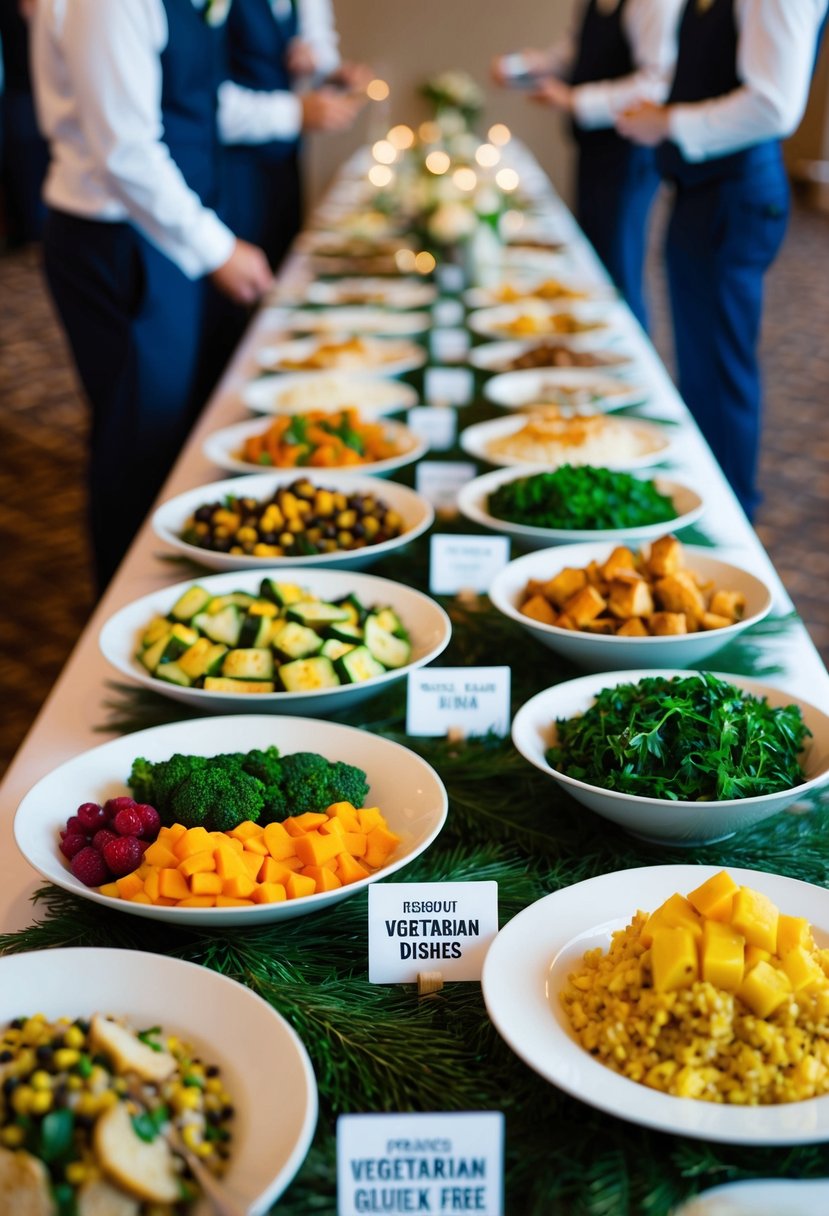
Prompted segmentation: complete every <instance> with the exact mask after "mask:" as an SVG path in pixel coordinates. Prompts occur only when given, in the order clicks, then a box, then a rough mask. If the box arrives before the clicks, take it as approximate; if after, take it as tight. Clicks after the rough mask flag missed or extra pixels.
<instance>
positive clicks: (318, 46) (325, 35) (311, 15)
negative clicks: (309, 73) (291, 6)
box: [297, 0, 340, 76]
mask: <svg viewBox="0 0 829 1216" xmlns="http://www.w3.org/2000/svg"><path fill="white" fill-rule="evenodd" d="M297 17H298V34H297V37H298V38H300V39H301V41H302V42H307V43H308V45H309V46H310V47H311V50H312V51H313V52H314V59H315V60H316V73H315V74H316V75H318V76H328V75H330V74H331V72H333V71H334V70H335V69H336V68H338V67H339V66H340V40H339V36H338V34H337V24H336V21H335V20H334V7H333V5H332V3H331V0H298V2H297Z"/></svg>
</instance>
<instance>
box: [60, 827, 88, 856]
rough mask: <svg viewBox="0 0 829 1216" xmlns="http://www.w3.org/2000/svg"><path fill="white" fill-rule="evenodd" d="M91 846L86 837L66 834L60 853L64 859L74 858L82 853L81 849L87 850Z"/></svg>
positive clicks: (77, 834)
mask: <svg viewBox="0 0 829 1216" xmlns="http://www.w3.org/2000/svg"><path fill="white" fill-rule="evenodd" d="M88 844H89V840H88V839H87V838H86V836H81V835H80V833H79V832H66V834H65V835H64V837H63V840H62V841H61V842H60V851H61V853H63V855H64V857H68V858H69V860H70V861H71V860H72V858H73V857H74V856H75V855H76V854H77V853H80V851H81V849H85V848H86V847H87V845H88Z"/></svg>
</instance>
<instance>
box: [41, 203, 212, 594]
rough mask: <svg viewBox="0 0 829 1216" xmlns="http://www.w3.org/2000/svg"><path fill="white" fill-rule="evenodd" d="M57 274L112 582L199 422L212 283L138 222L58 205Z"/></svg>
mask: <svg viewBox="0 0 829 1216" xmlns="http://www.w3.org/2000/svg"><path fill="white" fill-rule="evenodd" d="M44 254H45V263H46V276H47V279H48V282H49V287H50V289H51V292H52V295H53V297H54V300H55V304H56V305H57V309H58V312H59V314H60V317H61V320H62V322H63V325H64V328H65V330H66V333H67V335H68V338H69V343H70V345H71V348H72V353H73V356H74V359H75V363H76V365H77V369H78V373H79V376H80V379H81V383H82V384H83V387H84V389H85V391H86V394H87V396H88V398H89V401H90V404H91V406H92V428H91V459H90V471H89V493H90V524H91V531H92V541H93V552H94V559H95V567H96V574H97V578H98V583H99V586H100V588H101V589H103V588H104V587H105V586H106V584H107V582H108V581H109V579H110V577H111V576H112V574H113V573H114V571H115V569H116V567H117V566H118V564H119V562H120V560H121V558H122V557H123V555H124V553H125V551H126V549H127V547H128V546H129V543H130V541H131V540H132V538H133V536H134V535H135V532H136V531H137V529H138V527H139V525H140V524H141V523H142V521H143V519H144V517H145V516H146V514H147V512H148V510H149V508H150V506H151V505H152V502H153V499H154V498H155V497H156V495H157V493H158V491H159V489H160V488H161V485H162V483H163V481H164V479H165V477H166V475H167V473H168V472H169V469H170V467H171V465H172V464H173V462H174V460H175V458H176V457H177V455H178V453H179V451H180V449H181V445H182V443H183V441H184V439H185V438H186V436H187V433H188V431H189V429H190V427H191V425H192V423H193V420H194V417H195V414H196V412H197V409H198V406H199V404H200V403H199V401H198V400H197V399H196V395H195V384H196V374H197V368H198V357H199V344H200V343H199V339H200V331H201V325H202V304H203V284H202V283H201V282H199V281H196V282H193V281H191V280H190V279H188V278H186V276H185V275H183V274H182V273H181V271H180V270H179V269H178V268H177V267H176V266H175V265H174V264H173V262H171V261H170V260H169V258H167V257H165V256H164V255H163V254H162V253H160V252H159V251H158V250H157V249H156V248H155V247H154V246H152V245H150V244H149V243H148V242H147V241H146V240H145V239H144V238H143V237H142V236H140V235H139V233H137V232H136V231H135V229H134V228H132V227H131V226H130V225H129V224H125V223H123V224H122V223H115V224H112V223H101V222H98V221H94V220H86V219H82V218H80V217H77V216H71V215H66V214H65V213H62V212H58V211H54V210H50V211H49V212H48V213H47V218H46V226H45V232H44Z"/></svg>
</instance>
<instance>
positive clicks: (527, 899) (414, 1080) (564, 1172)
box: [0, 405, 829, 1216]
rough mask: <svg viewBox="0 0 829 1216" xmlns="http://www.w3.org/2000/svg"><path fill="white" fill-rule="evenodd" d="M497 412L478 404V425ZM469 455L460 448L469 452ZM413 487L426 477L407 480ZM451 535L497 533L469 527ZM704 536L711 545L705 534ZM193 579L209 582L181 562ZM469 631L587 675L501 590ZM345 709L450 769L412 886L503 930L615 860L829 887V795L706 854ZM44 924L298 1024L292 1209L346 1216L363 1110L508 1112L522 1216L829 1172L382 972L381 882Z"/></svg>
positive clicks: (406, 576) (110, 701) (459, 614)
mask: <svg viewBox="0 0 829 1216" xmlns="http://www.w3.org/2000/svg"><path fill="white" fill-rule="evenodd" d="M486 412H487V407H486V406H481V405H478V406H476V407H473V408H472V409H470V410H465V411H464V412H463V422H464V424H466V423H468V422H471V421H477V420H478V418H477V417H475V414H476V413H477V415H478V417H480V416H481V415H482V414H484V415H485V414H486ZM455 455H457V454H455ZM408 476H409V478H410V477H411V474H410V473H409V474H408ZM437 527H438V530H440V531H454V532H476V531H480V529H477V528H476V527H475V526H474V525H471V524H469V523H468V521H466V520H454V521H441V523H440V524H439V525H437ZM681 539H682V540H683V541H685V542H686V543H692V544H704V545H708V546H710V545H711V544H712V541H711V540H710V538H709V537H708V536H707V535H706V534H705V533H704V532H703V531H701V530H700V529H698V528H696V527H694V528H689V529H685V530H684V531H683V533H682V534H681ZM165 560H167V561H168V562H169V563H170V565H171V566H175V567H178V568H179V569H180V572H181V579H185V578H188V577H191V578H193V579H198V578H200V577H204V572H203V571H202V570H201V569H200V568H199V567H195V566H193V565H192V563H190V562H189V561H187V560H186V559H181V558H179V557H166V558H165ZM372 572H373V573H377V574H380V575H383V576H384V577H387V578H391V579H396V580H398V581H402V582H405V583H408V584H410V585H415V586H420V587H423V588H425V587H426V586H427V582H428V546H427V545H426V544H425V543H424V542H422V541H421V542H419V543H418V545H417V546H415V547H410V548H409V551H407V552H405V553H401V554H398V555H397V556H394V557H391V558H387V559H385V560H384V561H383V562H381V563H379V564H378V565H377V566H376V567H374V568H373V571H372ZM442 602H443V603H444V606H445V607H446V609H447V611H448V612H449V614H450V617H451V619H452V625H453V639H452V642H451V644H450V647H449V648H448V650H447V651H446V652H445V654H444V655H443V656H442V658H441V660H440V662H441V663H443V664H446V665H488V664H491V663H493V662H495V663H503V662H505V661H507V662H509V663H510V666H511V668H512V699H513V708H514V709H517V708H518V706H520V705H521V704H523V703H524V702H525V701H526V700H527V699H528V698H529V697H531V696H533V695H534V694H535V693H536V692H539V691H540V690H541V689H542V688H544V687H547V686H548V685H551V684H554V683H557V682H559V681H561V680H566V679H570V678H572V677H574V676H577V675H579V674H582V673H581V672H580V671H579V670H578V669H576V668H573V667H570V666H569V665H568V664H566V663H565V662H563V661H562V660H560V659H558V658H557V657H556V656H554V655H553V654H552V652H550V651H548V650H547V649H546V648H544V647H542V646H541V645H540V644H539V643H537V642H536V641H534V640H533V639H531V638H530V637H529V636H528V635H527V634H526V633H525V632H524V631H523V630H522V629H521V628H520V627H519V626H518V625H517V624H515V623H514V622H512V621H510V620H507V619H506V618H504V617H503V616H501V615H500V614H499V613H498V612H496V611H495V609H494V608H493V607H492V605H491V604H490V603H489V601H488V599H487V598H486V597H483V596H482V597H478V598H475V599H472V600H471V601H461V600H457V599H449V600H444V601H442ZM797 620H798V618H797V617H796V616H795V615H794V614H791V615H789V616H786V617H775V618H767V620H766V621H764V622H761V623H760V624H759V625H757V626H755V627H754V628H752V629H751V630H749V631H747V632H746V633H745V634H744V635H742V636H741V638H740V639H739V640H738V641H736V642H733V643H731V644H730V645H729V646H727V647H725V648H724V649H723V650H720V651H719V652H718V653H717V654H715V655H713V656H712V657H711V659H710V660H709V662H708V663H707V664H706V666H708V667H709V668H710V669H711V670H715V671H728V672H733V673H735V674H746V675H753V676H756V677H760V678H762V677H763V676H766V675H770V674H772V673H775V672H778V671H780V670H781V668H780V666H779V664H778V662H777V661H776V651H775V647H774V645H773V643H774V642H775V640H779V641H781V643H782V644H783V646H785V643H786V641H787V635H788V634H789V632H790V630H791V628H792V627H793V625H795V624H796V623H797ZM101 708H102V720H101V721H100V723H99V728H100V729H101V730H103V731H107V732H109V733H111V732H113V731H115V732H118V733H129V732H132V731H135V730H138V729H142V728H145V727H149V726H154V725H159V724H161V723H164V722H172V721H179V720H182V719H186V718H190V717H193V714H192V713H190V712H188V709H187V707H186V706H184V705H181V704H179V703H177V702H175V701H170V700H168V699H167V698H165V697H162V696H160V695H158V694H156V693H154V692H150V691H148V690H143V689H138V688H135V687H133V686H129V685H125V684H118V683H112V684H110V685H109V686H108V691H107V695H106V699H105V702H104V704H103V705H102V707H101ZM337 718H338V720H340V721H343V722H351V723H354V724H358V725H360V726H362V727H364V728H365V729H368V730H370V731H373V732H375V733H378V734H382V735H384V736H386V737H388V738H390V739H394V740H397V741H399V742H401V743H404V744H405V745H406V746H408V747H409V748H411V749H412V750H414V751H416V752H417V753H418V754H420V755H421V756H423V757H424V758H425V759H426V760H427V761H428V762H429V763H430V764H432V765H433V766H434V768H435V769H436V770H437V771H438V772H439V773H440V775H441V777H442V778H443V780H444V782H445V784H446V786H447V790H448V794H449V805H450V814H449V819H448V821H447V824H446V827H445V828H444V830H443V832H442V833H441V836H440V837H439V838H438V840H437V841H436V842H435V843H434V844H433V845H432V847H431V848H430V849H429V850H428V852H427V853H425V854H424V855H422V856H421V857H419V858H417V859H416V860H415V861H414V862H413V863H412V864H411V865H409V866H407V867H406V869H405V870H404V871H403V873H402V875H401V878H402V879H403V880H405V881H409V882H416V881H428V882H440V881H464V880H472V879H478V880H480V879H496V880H497V882H498V889H499V911H500V921H501V924H504V923H506V921H508V920H509V919H510V918H511V917H512V916H514V915H515V914H517V913H518V912H519V911H520V910H521V909H523V908H525V907H527V906H528V905H529V904H531V903H532V902H534V901H535V900H537V899H539V898H541V897H542V896H543V895H545V894H547V893H548V892H550V891H554V890H557V889H559V888H561V887H564V886H568V885H570V884H572V883H576V882H580V881H583V880H585V879H588V878H592V877H594V876H596V875H599V874H605V873H608V872H610V871H614V870H619V869H627V868H631V867H636V866H642V865H654V864H660V863H663V864H667V863H672V862H677V863H685V862H687V861H689V860H693V861H696V862H699V863H701V864H712V865H717V866H740V867H746V868H750V869H751V868H754V869H764V870H770V871H775V872H778V873H781V874H787V875H791V876H792V877H797V878H801V879H805V880H808V881H810V882H814V883H818V884H820V885H822V886H829V845H827V843H826V842H827V840H829V806H827V805H826V803H825V801H823V800H821V799H820V798H819V797H814V796H813V797H812V798H811V799H810V800H809V801H808V802H807V803H806V805H805V806H803V805H801V806H800V807H799V808H798V810H799V811H800V813H797V814H795V813H782V814H779V815H777V816H776V817H774V818H773V819H771V820H768V821H766V822H765V823H763V824H760V825H759V826H758V827H756V828H755V829H753V830H751V831H748V832H744V833H741V834H740V835H738V836H735V837H733V838H731V839H730V840H726V841H723V842H721V843H718V844H715V845H711V846H708V847H706V848H699V849H695V850H694V851H693V853H692V854H691V853H690V852H689V851H687V850H683V849H681V848H668V847H659V846H655V845H650V844H646V843H644V842H641V841H638V840H636V839H634V838H632V837H630V836H628V835H627V834H626V833H624V832H623V831H622V830H621V829H619V828H617V827H615V826H614V825H612V824H610V823H608V822H606V821H604V820H602V819H599V818H597V817H596V816H594V815H593V814H592V813H591V812H590V811H588V810H586V809H585V808H584V807H582V806H580V805H579V804H578V803H575V802H573V801H572V800H571V799H569V798H568V797H567V795H566V794H564V793H563V792H562V791H561V789H560V788H559V787H558V786H557V785H555V784H554V783H553V782H551V781H550V780H549V779H548V778H547V777H545V776H544V775H543V774H542V773H540V772H538V771H537V770H535V769H534V768H532V767H531V766H530V765H528V764H527V763H526V762H525V761H524V760H523V759H522V757H521V756H520V755H519V754H518V753H517V752H516V751H515V749H514V748H513V746H512V744H511V742H510V740H509V739H498V738H494V737H485V738H480V739H471V740H468V741H465V742H463V743H450V742H448V741H447V740H444V739H420V738H416V739H410V738H408V737H407V736H406V735H405V694H404V690H403V688H402V687H392V688H391V689H389V690H387V691H386V692H384V693H383V694H381V695H380V696H378V697H376V698H375V699H373V700H372V701H371V702H369V703H367V705H361V706H360V707H359V708H358V709H357V710H352V711H350V712H343V713H341V714H339V715H337ZM35 903H36V908H35V914H36V917H37V919H36V922H35V923H34V924H33V925H32V926H30V927H29V928H27V929H24V930H22V931H20V932H18V933H13V934H6V935H2V936H0V953H3V952H10V953H11V952H18V951H21V950H33V949H45V948H49V947H61V946H113V947H121V948H126V949H141V950H149V951H158V950H159V949H162V950H163V951H164V952H165V953H167V954H169V955H171V956H173V957H177V958H182V959H188V960H190V961H194V962H198V963H200V964H202V965H204V966H207V967H211V968H213V969H215V970H217V971H220V972H222V973H223V974H226V975H229V976H231V977H233V978H235V979H237V980H239V981H241V982H242V983H245V984H247V985H249V986H250V987H251V988H252V989H253V990H254V991H256V992H258V993H259V994H260V995H261V996H263V997H264V998H265V999H266V1000H267V1001H269V1002H270V1003H271V1004H272V1005H273V1006H274V1007H275V1008H276V1009H278V1010H279V1011H280V1013H282V1014H283V1016H285V1017H286V1018H287V1019H288V1020H289V1021H290V1023H291V1024H292V1025H293V1026H294V1027H295V1029H296V1030H297V1032H298V1033H299V1035H300V1037H301V1038H302V1040H303V1042H304V1043H305V1045H306V1047H307V1049H308V1051H309V1054H310V1056H311V1058H312V1061H313V1065H314V1069H315V1072H316V1076H317V1081H318V1085H319V1093H320V1121H319V1125H318V1128H317V1133H316V1137H315V1140H314V1144H313V1146H312V1148H311V1151H310V1152H309V1154H308V1157H307V1158H306V1161H305V1162H304V1164H303V1166H302V1168H301V1170H300V1171H299V1174H298V1175H297V1177H296V1179H295V1180H294V1182H293V1184H292V1185H291V1186H290V1188H289V1189H288V1191H287V1192H286V1194H285V1195H284V1196H283V1197H282V1198H281V1199H280V1201H279V1204H278V1211H279V1212H280V1213H282V1214H283V1216H315V1214H318V1213H325V1214H326V1216H330V1213H332V1212H333V1211H334V1210H335V1206H336V1199H335V1195H336V1168H335V1147H336V1146H335V1137H334V1123H335V1120H336V1117H337V1116H338V1115H339V1114H341V1113H345V1112H354V1111H395V1110H400V1111H403V1110H417V1111H429V1110H476V1109H480V1110H502V1111H504V1113H505V1116H506V1126H507V1140H506V1211H507V1213H508V1214H509V1216H551V1213H573V1214H574V1216H629V1214H630V1216H633V1214H637V1216H638V1214H640V1213H641V1214H643V1216H668V1213H669V1212H671V1211H672V1210H673V1208H674V1207H675V1206H676V1205H678V1204H679V1203H681V1202H682V1201H683V1200H685V1199H687V1198H689V1197H690V1196H691V1195H693V1194H696V1193H698V1192H699V1191H701V1190H704V1189H706V1188H708V1187H710V1186H714V1185H717V1184H720V1183H723V1182H727V1181H731V1180H737V1179H741V1178H752V1177H757V1176H779V1177H798V1178H811V1177H819V1176H822V1175H825V1174H827V1173H829V1147H823V1146H807V1147H802V1148H795V1149H781V1150H769V1149H762V1150H752V1149H742V1148H733V1147H729V1146H719V1145H711V1144H707V1143H705V1142H702V1141H693V1140H685V1139H682V1138H679V1137H674V1136H667V1135H662V1134H660V1133H657V1132H652V1131H648V1130H646V1129H643V1128H640V1127H638V1126H636V1125H633V1124H629V1123H626V1122H624V1121H622V1120H620V1119H614V1118H611V1117H609V1116H607V1115H604V1114H599V1113H598V1112H596V1111H594V1110H593V1109H592V1108H591V1107H588V1106H585V1105H583V1104H582V1103H580V1102H578V1101H576V1100H575V1099H573V1098H570V1097H568V1096H567V1095H566V1094H564V1093H562V1092H560V1091H559V1090H557V1089H555V1088H554V1087H552V1086H550V1085H548V1084H546V1083H545V1082H544V1081H542V1080H541V1079H540V1078H539V1077H537V1076H536V1074H535V1073H533V1072H532V1071H531V1070H530V1069H528V1068H527V1067H526V1066H525V1065H524V1064H523V1063H522V1062H521V1061H520V1060H519V1059H518V1058H517V1057H516V1056H515V1055H514V1054H513V1053H512V1052H511V1051H510V1050H509V1048H507V1046H506V1045H505V1044H504V1043H503V1041H502V1040H501V1038H500V1037H499V1035H498V1034H497V1032H496V1031H495V1030H494V1028H493V1027H492V1025H491V1023H490V1022H489V1019H488V1017H487V1015H486V1010H485V1008H484V1004H483V999H482V996H481V991H480V986H479V985H477V984H450V985H448V986H447V987H446V988H444V989H443V990H442V991H441V992H439V993H435V994H432V995H431V996H429V997H423V998H419V997H418V996H417V993H416V990H415V988H414V986H413V985H398V986H381V985H371V984H369V983H368V981H367V978H366V967H367V925H366V915H367V913H366V908H367V897H366V895H365V893H362V894H358V895H355V896H353V897H352V898H351V899H349V900H346V901H344V902H342V903H340V904H338V905H337V906H336V907H334V908H332V909H330V910H329V911H326V912H322V913H319V914H316V915H314V916H308V917H302V918H298V919H296V920H288V921H280V922H277V923H275V924H270V925H269V924H264V925H259V926H257V927H255V928H254V929H245V930H244V931H236V930H233V929H218V930H211V932H210V933H207V932H203V931H199V930H196V929H191V928H179V927H176V926H172V925H167V926H165V929H164V934H163V937H162V936H160V935H159V930H158V926H157V925H156V924H155V923H154V922H152V921H149V920H145V919H142V918H140V917H136V916H133V915H130V914H128V913H120V912H117V911H110V910H106V911H104V910H102V909H101V908H100V907H99V906H98V905H93V904H91V903H89V901H87V900H83V899H79V898H77V897H75V896H73V895H70V894H69V893H67V892H64V891H61V890H59V889H57V888H55V887H51V886H47V887H44V888H42V889H41V890H39V891H38V892H37V893H36V895H35Z"/></svg>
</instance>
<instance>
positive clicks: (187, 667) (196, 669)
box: [178, 638, 227, 680]
mask: <svg viewBox="0 0 829 1216" xmlns="http://www.w3.org/2000/svg"><path fill="white" fill-rule="evenodd" d="M226 654H227V646H223V645H222V644H221V642H211V641H210V638H199V639H198V641H195V642H194V643H193V645H192V646H191V647H190V649H189V650H185V652H184V654H183V655H182V656H181V658H180V659H179V660H178V665H179V667H180V668H181V670H182V671H183V672H186V674H187V675H188V676H190V678H191V679H192V680H199V679H201V677H202V676H213V675H217V674H218V673H219V672H220V671H221V669H222V660H223V659H224V657H225V655H226Z"/></svg>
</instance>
